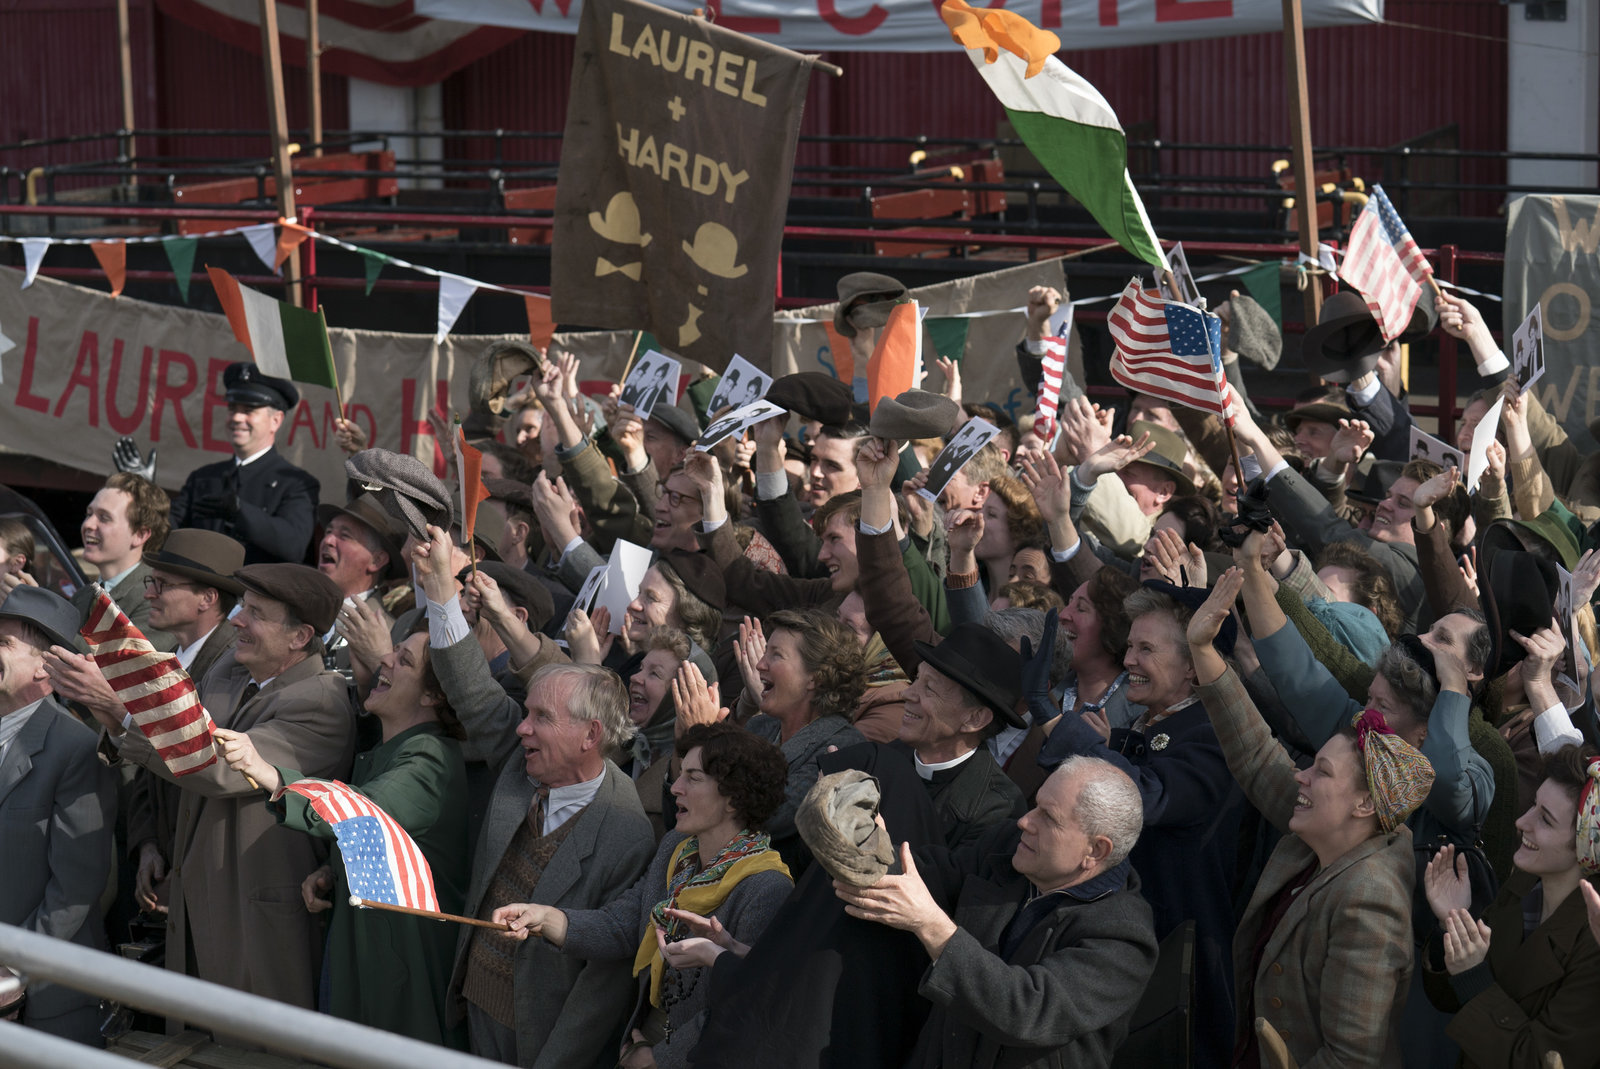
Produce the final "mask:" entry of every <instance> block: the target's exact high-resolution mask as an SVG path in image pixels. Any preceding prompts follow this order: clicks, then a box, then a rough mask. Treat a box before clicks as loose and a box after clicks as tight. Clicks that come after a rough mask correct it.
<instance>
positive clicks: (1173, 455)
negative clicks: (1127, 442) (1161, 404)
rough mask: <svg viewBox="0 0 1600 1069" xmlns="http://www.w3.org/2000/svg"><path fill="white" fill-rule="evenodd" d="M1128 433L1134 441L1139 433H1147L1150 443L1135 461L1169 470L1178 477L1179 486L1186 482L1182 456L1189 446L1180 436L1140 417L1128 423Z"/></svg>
mask: <svg viewBox="0 0 1600 1069" xmlns="http://www.w3.org/2000/svg"><path fill="white" fill-rule="evenodd" d="M1128 434H1129V435H1131V436H1132V437H1133V440H1134V441H1136V442H1137V441H1138V440H1139V436H1140V435H1142V434H1148V435H1149V436H1150V441H1151V443H1152V447H1151V449H1150V452H1148V453H1146V454H1145V455H1144V456H1143V457H1142V458H1141V459H1140V460H1137V461H1135V463H1138V464H1148V465H1150V466H1151V467H1152V468H1160V469H1161V470H1162V471H1169V472H1171V473H1172V474H1173V475H1176V476H1177V477H1178V485H1179V486H1184V485H1187V484H1188V480H1189V475H1188V473H1187V472H1185V471H1184V470H1183V458H1184V457H1186V456H1188V455H1189V448H1188V446H1186V445H1184V444H1183V439H1182V438H1179V437H1178V436H1177V434H1175V433H1174V432H1173V431H1172V430H1171V429H1169V428H1167V427H1163V426H1162V425H1161V424H1159V423H1148V422H1146V421H1144V420H1142V419H1136V420H1134V421H1133V422H1132V423H1130V424H1128Z"/></svg>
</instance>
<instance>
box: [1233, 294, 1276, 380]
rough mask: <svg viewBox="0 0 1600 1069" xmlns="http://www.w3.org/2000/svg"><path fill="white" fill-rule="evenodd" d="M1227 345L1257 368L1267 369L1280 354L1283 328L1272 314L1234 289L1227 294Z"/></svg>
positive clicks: (1271, 366) (1249, 297)
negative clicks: (1231, 292)
mask: <svg viewBox="0 0 1600 1069" xmlns="http://www.w3.org/2000/svg"><path fill="white" fill-rule="evenodd" d="M1226 303H1227V305H1228V317H1227V318H1228V348H1230V349H1232V350H1233V351H1234V352H1236V353H1238V354H1239V355H1240V356H1242V357H1244V358H1245V359H1246V360H1248V361H1250V362H1251V363H1252V364H1256V365H1258V366H1260V367H1263V368H1265V369H1266V370H1268V371H1271V370H1272V369H1273V368H1275V367H1277V366H1278V358H1279V357H1281V356H1282V355H1283V331H1281V330H1279V329H1278V324H1277V323H1276V322H1274V321H1273V318H1272V313H1271V312H1269V311H1267V310H1266V309H1265V308H1263V307H1261V304H1260V302H1259V301H1257V300H1256V299H1255V298H1254V297H1251V296H1250V295H1249V294H1245V293H1238V292H1235V293H1233V294H1232V295H1231V296H1229V297H1228V300H1227V302H1226Z"/></svg>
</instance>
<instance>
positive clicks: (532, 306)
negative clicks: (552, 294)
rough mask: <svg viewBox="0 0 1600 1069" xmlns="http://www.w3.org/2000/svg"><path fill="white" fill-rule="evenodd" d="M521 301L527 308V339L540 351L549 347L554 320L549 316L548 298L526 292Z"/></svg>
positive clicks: (554, 325) (554, 329)
mask: <svg viewBox="0 0 1600 1069" xmlns="http://www.w3.org/2000/svg"><path fill="white" fill-rule="evenodd" d="M522 303H523V305H524V306H525V307H526V308H527V310H528V340H529V341H530V342H532V343H533V347H534V348H535V349H538V350H539V351H540V352H541V353H542V352H544V351H545V350H546V349H548V348H550V338H551V336H552V335H553V334H555V332H556V322H555V320H553V319H551V318H550V298H549V297H544V296H540V295H538V294H527V295H525V296H524V297H523V298H522Z"/></svg>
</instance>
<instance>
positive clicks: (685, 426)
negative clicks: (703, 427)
mask: <svg viewBox="0 0 1600 1069" xmlns="http://www.w3.org/2000/svg"><path fill="white" fill-rule="evenodd" d="M650 418H651V419H652V420H654V421H655V422H657V423H659V424H661V425H662V426H663V427H665V428H666V429H667V430H669V431H671V432H672V433H673V434H674V435H676V436H677V437H678V438H680V439H681V440H682V441H683V444H684V445H688V444H689V443H691V442H693V441H694V440H695V439H696V438H698V437H700V423H699V421H697V420H696V419H695V418H694V417H693V416H692V415H690V414H689V413H687V412H685V411H684V410H683V409H681V408H679V407H678V406H677V405H669V404H666V403H664V402H663V403H661V404H658V405H656V407H655V408H653V409H651V410H650Z"/></svg>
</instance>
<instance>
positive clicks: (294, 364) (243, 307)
mask: <svg viewBox="0 0 1600 1069" xmlns="http://www.w3.org/2000/svg"><path fill="white" fill-rule="evenodd" d="M206 273H207V274H208V275H210V276H211V285H212V287H213V288H214V289H215V290H216V291H217V300H218V301H219V302H221V304H222V310H223V312H225V313H227V316H228V325H229V326H231V327H233V336H234V337H236V338H238V339H239V341H240V342H242V343H243V344H244V345H245V347H246V348H248V349H249V350H250V354H251V355H252V356H254V357H255V359H256V366H257V367H259V368H260V369H261V370H262V371H264V372H266V373H267V374H268V375H276V376H277V377H279V378H283V379H292V380H293V381H295V382H303V383H307V384H310V385H312V386H326V387H328V388H329V389H330V390H333V391H335V392H337V391H338V389H339V381H338V379H337V378H336V377H335V376H334V373H333V351H332V349H331V348H330V346H329V345H328V324H327V321H326V320H324V319H323V318H322V312H321V311H316V312H308V311H306V310H305V309H304V308H296V307H295V306H294V305H292V304H289V303H287V302H286V301H275V300H273V299H272V298H271V297H268V296H267V295H266V294H264V293H257V292H256V291H255V290H253V289H250V288H249V287H248V286H241V285H239V281H238V279H236V278H234V277H233V276H232V275H230V274H228V272H226V271H224V270H222V269H221V268H217V267H208V268H206Z"/></svg>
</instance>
